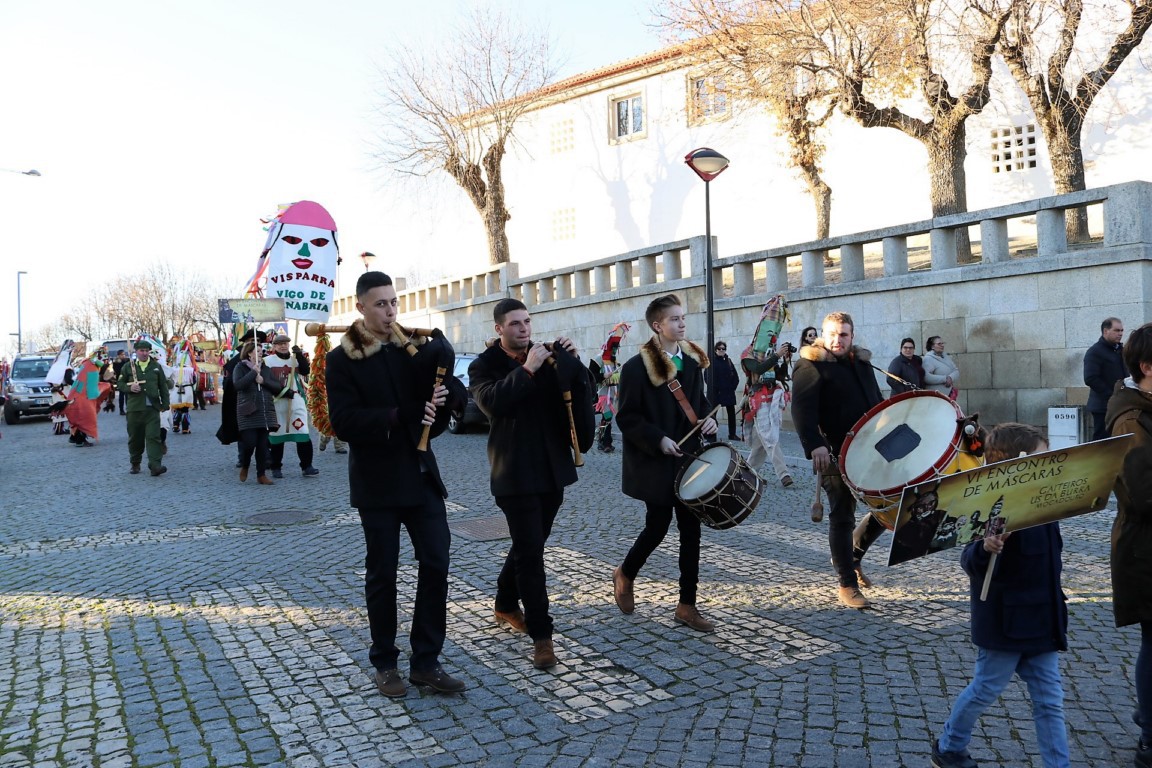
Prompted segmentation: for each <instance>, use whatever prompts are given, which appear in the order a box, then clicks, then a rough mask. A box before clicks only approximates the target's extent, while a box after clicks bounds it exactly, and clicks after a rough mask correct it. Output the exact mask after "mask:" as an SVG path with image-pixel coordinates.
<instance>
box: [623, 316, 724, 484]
mask: <svg viewBox="0 0 1152 768" xmlns="http://www.w3.org/2000/svg"><path fill="white" fill-rule="evenodd" d="M680 351H681V356H682V358H683V360H684V370H682V371H679V372H677V370H676V366H675V365H674V364H673V363H672V360H671V358H669V357H668V355H666V354H664V350H663V349H661V347H660V342H659V340H658V339H657V338H656V337H655V336H653V337H652V338H651V339H649V340H648V341H647V342H646V343H645V344H644V346H642V347H641V348H640V354H638V355H636V356H635V357H633V358H632V359H631V360H629V361H628V362H626V363H624V367H623V368H621V370H620V403H619V407H618V409H617V412H616V423H617V424H619V425H620V433H621V434H622V435H623V436H624V461H623V480H622V483H623V490H624V493H625V494H627V495H628V496H631V497H632V498H634V499H639V500H640V501H643V502H648V503H651V504H660V505H664V506H671V505H672V504H673V503H674V502H675V500H676V497H675V494H674V489H673V484H674V483H675V482H676V472H677V470H678V469H679V467H680V462H681V461H682V459H678V458H676V457H675V456H666V455H664V454H663V453H661V452H660V441H661V439H663V438H665V437H670V438H672V439H673V440H676V441H679V440H680V439H681V438H683V437H684V435H686V434H688V432H689V430H691V429H692V424H691V422H689V421H688V417H687V416H686V415H685V414H684V410H683V409H682V408H681V407H680V404H679V403H678V402H677V401H676V397H675V395H673V394H672V392H671V391H670V390H669V389H668V382H670V381H672V380H673V379H679V380H680V386H682V387H683V388H684V395H685V397H687V398H688V402H689V403H690V404H691V406H692V410H694V411H695V412H696V418H698V419H703V418H704V417H705V416H707V415H708V411H709V410H710V408H711V406H709V404H708V398H707V397H706V396H705V394H704V375H703V371H704V369H705V368H707V367H708V354H707V353H706V352H705V351H704V350H703V349H701V348H700V347H699V346H697V345H695V344H693V343H692V342H690V341H682V342H680ZM699 447H700V438H699V433H697V436H695V437H693V438H692V439H691V440H689V441H688V442H687V443H685V444H684V445H683V446H682V447H681V450H683V451H685V452H686V453H687V452H693V453H695V452H696V451H698V450H699Z"/></svg>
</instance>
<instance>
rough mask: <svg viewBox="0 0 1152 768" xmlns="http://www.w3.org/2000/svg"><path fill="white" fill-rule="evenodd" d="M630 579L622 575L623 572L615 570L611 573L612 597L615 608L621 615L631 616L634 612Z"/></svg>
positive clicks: (634, 599) (618, 569) (634, 600)
mask: <svg viewBox="0 0 1152 768" xmlns="http://www.w3.org/2000/svg"><path fill="white" fill-rule="evenodd" d="M632 581H633V580H632V579H630V578H628V577H627V576H625V575H624V571H622V570H620V568H617V569H616V570H614V571H612V596H613V597H615V598H616V607H617V608H619V609H620V612H621V613H625V614H631V613H632V612H633V611H635V610H636V597H635V595H633V594H632Z"/></svg>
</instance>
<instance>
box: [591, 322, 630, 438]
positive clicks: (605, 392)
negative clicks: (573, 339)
mask: <svg viewBox="0 0 1152 768" xmlns="http://www.w3.org/2000/svg"><path fill="white" fill-rule="evenodd" d="M630 329H631V326H629V325H628V323H617V324H616V325H615V326H614V327H613V328H612V331H611V332H610V333H609V334H608V339H607V341H605V342H604V344H603V346H601V347H600V357H599V358H596V357H593V358H592V359H591V360H589V361H588V370H589V371H591V372H592V380H593V381H594V382H595V383H596V386H597V391H596V395H597V397H596V413H598V414H600V423H599V424H598V425H597V426H596V445H597V447H599V448H600V451H601V452H602V453H612V452H613V451H615V450H616V448H615V447H614V446H613V445H612V419H613V418H614V417H615V416H616V406H617V399H618V397H619V387H618V385H619V383H620V365H619V363H617V362H616V360H617V355H619V354H620V345H621V344H623V343H624V339H625V337H626V336H627V335H628V331H629V330H630Z"/></svg>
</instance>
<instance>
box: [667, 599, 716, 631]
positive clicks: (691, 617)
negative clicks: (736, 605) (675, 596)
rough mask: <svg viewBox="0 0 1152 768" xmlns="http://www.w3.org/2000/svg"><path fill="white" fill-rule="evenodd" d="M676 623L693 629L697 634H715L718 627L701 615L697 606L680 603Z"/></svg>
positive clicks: (677, 608)
mask: <svg viewBox="0 0 1152 768" xmlns="http://www.w3.org/2000/svg"><path fill="white" fill-rule="evenodd" d="M676 623H677V624H683V625H684V626H686V627H691V628H692V629H694V630H696V631H697V632H709V633H710V632H715V631H716V625H715V624H713V623H712V622H710V621H708V619H706V618H704V617H703V616H701V615H700V611H698V610H696V606H694V605H688V604H687V603H680V604H678V605H677V606H676Z"/></svg>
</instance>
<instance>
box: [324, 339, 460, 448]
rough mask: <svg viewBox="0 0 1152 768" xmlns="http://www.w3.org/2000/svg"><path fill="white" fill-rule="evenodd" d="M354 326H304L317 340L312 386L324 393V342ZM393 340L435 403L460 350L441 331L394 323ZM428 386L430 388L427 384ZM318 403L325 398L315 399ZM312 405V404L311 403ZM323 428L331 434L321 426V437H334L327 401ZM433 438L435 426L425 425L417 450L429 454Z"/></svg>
mask: <svg viewBox="0 0 1152 768" xmlns="http://www.w3.org/2000/svg"><path fill="white" fill-rule="evenodd" d="M349 328H350V326H347V325H327V324H325V323H308V324H307V325H305V326H304V333H305V334H307V335H308V336H312V337H316V338H317V343H316V363H314V364H313V366H312V371H313V377H312V386H313V387H316V385H317V383H319V384H320V385H321V386H319V387H318V388H319V389H321V390H323V377H324V375H325V369H324V366H323V365H322V364H319V363H320V361H322V360H324V355H326V354H327V352H328V349H327V346H328V345H327V344H323V347H325V348H323V349H322V342H324V341H326V340H327V334H328V333H330V332H331V333H344V332H346V331H347V330H348V329H349ZM390 328H391V333H392V339H393V340H394V341H395V342H396V343H397V344H398V345H399V346H400V347H401V348H402V349H403V350H404V351H405V352H407V353H408V354H409V355H410V356H411V357H412V362H413V363H414V364H415V365H416V377H417V381H418V382H420V385H421V386H425V387H427V388H428V391H429V396H428V401H431V400H432V399H433V397H434V396H435V393H436V390H437V388H439V387H440V386H441V385H442V384H443V383H444V381H445V379H446V378H448V373H449V371H451V370H452V369H453V368H454V367H455V365H456V350H454V349H453V348H452V344H451V343H450V342H449V341H448V338H447V337H446V336H445V335H444V332H443V331H441V330H440V329H439V328H405V327H404V326H402V325H400V324H399V323H392V325H391V326H390ZM317 371H319V372H320V376H319V382H318V381H317V376H316V372H317ZM425 382H427V384H425ZM315 400H316V401H317V402H319V401H321V398H319V397H317V398H315ZM310 404H311V403H310ZM323 410H324V412H323V426H324V427H327V430H325V429H323V428H321V425H320V424H317V429H318V430H319V431H320V432H321V434H326V435H329V436H332V427H331V424H330V423H329V422H328V413H327V411H328V404H327V401H326V400H324V401H323ZM315 416H316V414H315V412H314V413H313V423H314V424H316V423H317V421H316V418H315ZM431 437H432V425H430V424H425V425H424V431H423V433H422V434H421V435H420V440H419V442H418V443H417V444H416V450H418V451H427V450H428V441H429V440H430V439H431Z"/></svg>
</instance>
